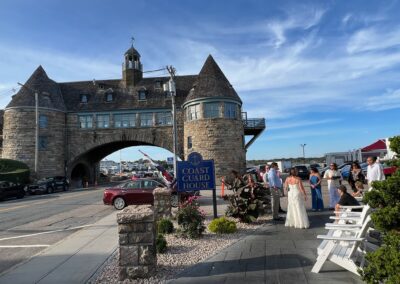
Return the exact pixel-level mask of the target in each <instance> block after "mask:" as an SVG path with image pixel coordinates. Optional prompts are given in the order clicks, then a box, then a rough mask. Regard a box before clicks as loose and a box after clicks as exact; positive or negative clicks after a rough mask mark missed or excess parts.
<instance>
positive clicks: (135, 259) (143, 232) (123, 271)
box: [117, 205, 157, 281]
mask: <svg viewBox="0 0 400 284" xmlns="http://www.w3.org/2000/svg"><path fill="white" fill-rule="evenodd" d="M117 222H118V233H119V280H120V281H124V280H125V279H135V278H148V277H150V276H151V275H152V274H153V273H154V272H155V270H156V265H157V255H156V246H155V239H156V231H155V221H154V211H153V208H152V206H151V205H134V206H128V207H126V208H125V209H124V210H122V211H121V212H120V213H118V214H117Z"/></svg>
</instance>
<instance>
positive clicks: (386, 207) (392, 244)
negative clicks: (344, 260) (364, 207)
mask: <svg viewBox="0 0 400 284" xmlns="http://www.w3.org/2000/svg"><path fill="white" fill-rule="evenodd" d="M390 148H391V150H392V151H393V152H395V153H396V158H399V154H400V136H396V137H393V138H391V139H390ZM393 164H396V165H399V164H400V160H399V159H395V160H394V161H393ZM372 186H373V188H374V189H373V190H371V191H369V192H367V193H366V194H365V197H364V200H363V201H364V202H366V203H368V204H369V205H370V206H371V207H372V208H375V209H376V210H375V211H374V212H373V213H372V214H371V218H372V221H373V223H374V226H375V228H376V229H378V230H380V231H381V232H382V234H383V237H384V238H383V244H382V246H381V247H380V248H379V249H378V250H376V251H375V252H372V253H367V255H366V260H367V266H366V267H365V268H364V270H363V271H362V272H361V274H362V277H363V280H364V281H366V282H368V283H393V284H394V283H400V170H399V169H397V171H396V172H395V173H394V175H392V176H391V177H389V178H388V179H387V180H384V181H376V182H373V183H372Z"/></svg>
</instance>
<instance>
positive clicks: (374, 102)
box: [364, 89, 400, 111]
mask: <svg viewBox="0 0 400 284" xmlns="http://www.w3.org/2000/svg"><path fill="white" fill-rule="evenodd" d="M364 107H365V108H366V109H368V110H372V111H383V110H389V109H396V108H400V89H397V90H387V91H386V92H385V93H384V94H382V95H378V96H372V97H369V98H367V99H366V102H365V104H364Z"/></svg>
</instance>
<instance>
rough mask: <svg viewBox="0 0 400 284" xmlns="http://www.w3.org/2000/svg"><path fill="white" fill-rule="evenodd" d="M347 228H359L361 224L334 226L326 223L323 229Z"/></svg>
mask: <svg viewBox="0 0 400 284" xmlns="http://www.w3.org/2000/svg"><path fill="white" fill-rule="evenodd" d="M344 226H345V227H348V228H361V227H362V224H334V223H326V224H325V227H332V228H335V227H344Z"/></svg>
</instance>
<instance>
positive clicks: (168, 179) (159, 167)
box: [139, 150, 174, 184]
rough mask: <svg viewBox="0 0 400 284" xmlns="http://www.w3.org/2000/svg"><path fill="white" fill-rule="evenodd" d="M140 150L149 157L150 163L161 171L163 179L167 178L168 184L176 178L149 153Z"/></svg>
mask: <svg viewBox="0 0 400 284" xmlns="http://www.w3.org/2000/svg"><path fill="white" fill-rule="evenodd" d="M139 152H140V153H142V155H143V156H145V157H146V158H147V160H149V161H150V163H151V164H152V165H153V166H154V167H155V168H156V169H157V170H158V171H159V172H160V173H161V175H162V177H163V179H164V180H165V182H166V183H167V184H171V183H172V182H173V180H174V178H173V177H172V176H171V174H170V173H169V172H168V171H167V170H166V169H164V167H163V166H161V165H159V164H157V163H156V162H154V161H153V159H151V158H150V156H149V155H147V154H146V153H144V152H142V151H140V150H139Z"/></svg>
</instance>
